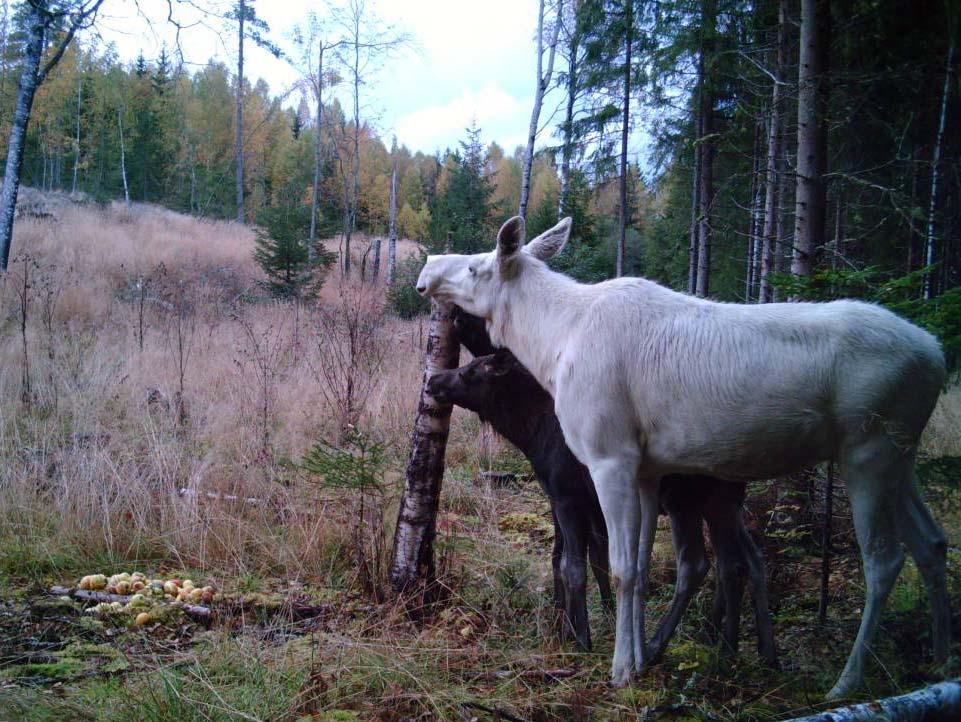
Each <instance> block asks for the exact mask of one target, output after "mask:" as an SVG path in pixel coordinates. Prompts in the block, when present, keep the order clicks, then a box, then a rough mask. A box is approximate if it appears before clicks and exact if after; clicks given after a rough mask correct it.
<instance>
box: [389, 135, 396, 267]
mask: <svg viewBox="0 0 961 722" xmlns="http://www.w3.org/2000/svg"><path fill="white" fill-rule="evenodd" d="M390 157H391V167H390V210H389V214H390V215H389V217H388V221H387V283H388V284H391V285H392V284H393V283H394V281H395V280H396V277H397V138H396V137H395V138H394V142H393V144H392V145H391V148H390Z"/></svg>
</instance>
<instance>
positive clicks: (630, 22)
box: [614, 0, 634, 277]
mask: <svg viewBox="0 0 961 722" xmlns="http://www.w3.org/2000/svg"><path fill="white" fill-rule="evenodd" d="M624 34H625V38H624V46H625V57H624V107H623V113H622V115H621V180H620V191H621V203H620V205H621V217H620V226H621V227H620V235H619V237H618V239H617V267H616V268H615V271H614V275H615V276H617V277H621V276H623V275H624V256H625V255H626V253H627V223H628V218H627V216H628V208H627V137H628V134H629V130H630V120H631V50H632V49H633V47H632V46H633V44H634V43H633V41H634V2H633V0H629V1H628V3H627V17H626V18H625V21H624Z"/></svg>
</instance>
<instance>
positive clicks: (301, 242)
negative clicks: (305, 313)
mask: <svg viewBox="0 0 961 722" xmlns="http://www.w3.org/2000/svg"><path fill="white" fill-rule="evenodd" d="M257 220H258V222H259V228H258V229H257V231H256V244H257V248H256V249H255V250H254V259H255V260H256V261H257V263H258V264H260V267H261V268H262V269H263V271H264V274H265V275H266V276H267V280H266V281H265V282H264V285H265V286H266V288H267V289H268V290H269V291H270V292H271V294H273V295H275V296H278V297H281V298H303V297H305V296H310V295H313V294H315V293H316V292H317V291H318V290H319V289H320V286H321V284H322V283H323V275H324V274H323V272H324V271H325V270H326V269H327V268H328V267H329V266H330V265H331V264H332V263H333V262H334V259H335V256H334V254H333V253H331V252H330V251H328V250H327V249H325V248H324V247H323V246H321V245H319V244H318V247H317V248H315V249H314V253H313V254H311V253H310V247H309V244H308V240H307V239H308V229H309V224H310V209H309V208H308V207H307V206H302V205H300V206H279V207H270V208H265V209H264V210H263V211H261V212H260V215H259V217H258V219H257Z"/></svg>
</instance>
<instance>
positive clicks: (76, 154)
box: [70, 52, 83, 193]
mask: <svg viewBox="0 0 961 722" xmlns="http://www.w3.org/2000/svg"><path fill="white" fill-rule="evenodd" d="M82 93H83V74H82V73H81V72H80V53H79V52H78V53H77V133H76V136H75V137H74V149H73V152H74V155H73V182H72V183H71V184H70V192H71V193H76V192H77V171H78V170H79V169H80V110H81V107H82V106H81V100H82Z"/></svg>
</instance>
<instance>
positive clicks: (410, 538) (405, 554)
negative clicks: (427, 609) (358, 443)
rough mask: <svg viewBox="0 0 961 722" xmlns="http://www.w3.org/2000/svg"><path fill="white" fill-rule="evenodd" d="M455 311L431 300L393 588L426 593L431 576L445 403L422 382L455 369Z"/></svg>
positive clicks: (447, 414) (447, 426)
mask: <svg viewBox="0 0 961 722" xmlns="http://www.w3.org/2000/svg"><path fill="white" fill-rule="evenodd" d="M455 314H456V307H454V306H450V305H448V304H446V303H440V302H437V301H431V316H430V326H429V331H428V337H427V354H426V361H425V368H424V382H423V385H422V388H421V393H420V403H419V404H418V407H417V417H416V419H415V420H414V432H413V437H412V440H411V450H410V458H409V460H408V462H407V475H406V478H405V481H404V496H403V499H402V500H401V503H400V511H399V513H398V515H397V529H396V531H395V533H394V559H393V562H392V564H391V569H390V580H391V584H392V585H393V588H394V591H396V592H397V593H404V592H411V591H413V590H415V589H417V588H420V589H422V590H424V591H425V592H427V594H429V593H430V586H431V583H432V582H433V581H434V578H435V565H434V537H435V536H436V523H437V508H438V503H439V501H440V490H441V482H442V481H443V477H444V453H445V451H446V449H447V434H448V432H449V431H450V414H451V407H450V406H449V405H447V404H440V403H438V402H437V401H436V400H435V399H434V398H433V397H432V396H430V395H429V394H428V393H427V382H428V381H429V380H430V379H431V377H432V376H434V374H436V373H438V372H440V371H446V370H449V369H453V368H457V364H458V360H459V358H460V345H459V344H458V343H457V342H456V340H455V339H454V337H453V320H454V316H455Z"/></svg>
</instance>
